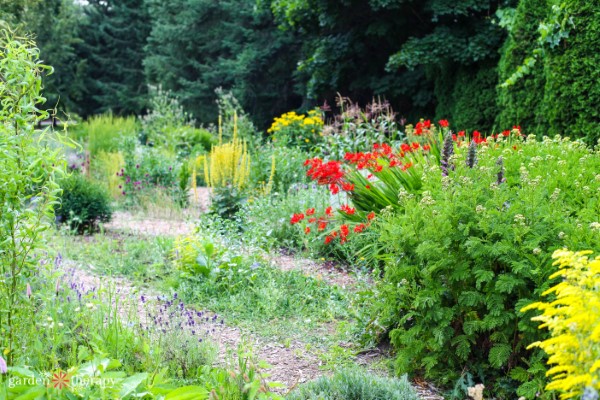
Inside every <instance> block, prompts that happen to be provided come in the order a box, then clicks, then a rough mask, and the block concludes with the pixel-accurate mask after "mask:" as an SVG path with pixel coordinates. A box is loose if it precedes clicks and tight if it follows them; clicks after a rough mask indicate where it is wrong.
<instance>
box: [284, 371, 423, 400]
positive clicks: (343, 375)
mask: <svg viewBox="0 0 600 400" xmlns="http://www.w3.org/2000/svg"><path fill="white" fill-rule="evenodd" d="M418 398H419V397H418V396H417V393H416V392H415V390H414V389H413V388H412V387H411V386H410V383H409V382H408V380H407V378H406V376H403V377H402V378H400V379H393V378H387V377H381V376H377V375H374V374H372V373H369V372H366V371H362V370H359V369H347V370H342V371H339V372H337V373H335V375H333V376H332V377H327V376H324V377H321V378H319V379H317V380H316V381H313V382H309V383H307V384H304V385H302V386H300V387H299V388H298V389H296V390H294V391H293V392H292V393H290V395H288V396H287V399H288V400H416V399H418Z"/></svg>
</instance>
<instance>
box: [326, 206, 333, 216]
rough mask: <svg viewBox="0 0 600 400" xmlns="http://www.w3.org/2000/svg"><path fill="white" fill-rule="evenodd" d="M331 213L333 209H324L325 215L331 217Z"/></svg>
mask: <svg viewBox="0 0 600 400" xmlns="http://www.w3.org/2000/svg"><path fill="white" fill-rule="evenodd" d="M332 213H333V208H331V206H329V207H327V208H326V209H325V214H327V215H329V216H331V215H332Z"/></svg>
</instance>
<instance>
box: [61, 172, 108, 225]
mask: <svg viewBox="0 0 600 400" xmlns="http://www.w3.org/2000/svg"><path fill="white" fill-rule="evenodd" d="M61 188H62V190H63V192H62V195H61V202H60V206H59V207H58V208H57V209H56V219H57V221H58V222H59V223H66V224H69V226H70V227H71V229H74V230H76V231H77V232H79V233H83V232H86V231H87V232H92V231H94V230H96V229H97V227H98V222H108V221H110V219H111V217H112V210H111V206H110V195H109V193H108V192H107V191H106V189H105V188H104V187H103V186H100V185H98V184H96V183H93V182H90V181H88V180H87V179H85V178H84V177H83V176H81V175H79V174H77V173H74V174H72V175H71V176H69V177H67V178H65V179H64V180H63V181H62V182H61Z"/></svg>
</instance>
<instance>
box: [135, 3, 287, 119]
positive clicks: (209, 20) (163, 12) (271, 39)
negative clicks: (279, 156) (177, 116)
mask: <svg viewBox="0 0 600 400" xmlns="http://www.w3.org/2000/svg"><path fill="white" fill-rule="evenodd" d="M147 4H148V6H149V10H150V14H151V16H152V31H151V33H150V37H149V40H148V46H147V48H146V52H147V58H146V60H145V66H146V72H147V75H148V78H149V80H150V81H151V82H152V83H154V84H160V85H162V86H163V87H164V88H165V89H169V90H171V91H173V93H175V94H176V95H177V96H178V97H179V98H180V100H181V103H182V104H183V105H184V107H185V108H186V110H187V111H189V112H191V113H192V114H193V115H194V116H195V117H196V118H197V119H198V120H199V121H200V122H211V121H215V120H216V115H217V107H216V103H215V100H216V95H215V89H217V88H219V87H222V88H223V89H226V90H233V92H234V93H235V94H236V96H237V97H239V99H240V101H241V103H242V106H243V107H244V108H245V109H247V110H249V111H250V112H251V114H252V115H253V117H256V118H257V119H258V121H257V122H259V125H261V126H264V125H266V121H268V120H270V119H271V118H272V117H273V116H274V115H276V114H277V113H279V112H281V111H283V110H287V109H289V108H292V107H297V106H298V105H299V98H298V96H295V95H294V93H293V83H292V82H293V81H292V74H293V72H294V69H295V61H296V57H294V54H295V52H296V48H297V45H296V44H295V40H294V38H293V37H292V36H291V35H289V34H287V33H285V32H281V31H279V30H278V29H277V27H276V25H275V24H274V23H273V20H272V17H271V15H270V12H269V10H268V9H265V7H262V6H261V7H256V3H255V1H253V0H244V1H234V0H223V1H219V2H214V1H210V0H173V1H169V2H164V1H160V0H148V1H147Z"/></svg>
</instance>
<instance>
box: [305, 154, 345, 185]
mask: <svg viewBox="0 0 600 400" xmlns="http://www.w3.org/2000/svg"><path fill="white" fill-rule="evenodd" d="M304 166H305V167H306V166H310V168H309V169H308V171H307V172H306V175H307V176H309V177H310V178H311V179H312V180H314V181H317V182H318V183H319V184H320V185H330V184H339V183H341V182H342V179H343V178H344V171H343V170H342V163H341V162H339V161H327V162H326V163H324V162H323V160H321V159H320V158H318V157H315V158H313V159H312V160H310V159H309V160H306V161H305V162H304Z"/></svg>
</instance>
